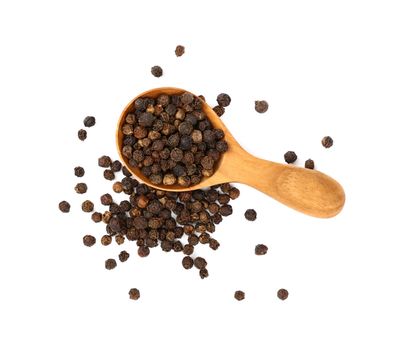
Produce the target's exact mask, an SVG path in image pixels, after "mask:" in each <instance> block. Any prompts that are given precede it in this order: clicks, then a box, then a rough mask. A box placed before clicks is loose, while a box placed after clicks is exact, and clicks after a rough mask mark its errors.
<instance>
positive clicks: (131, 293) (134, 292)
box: [128, 288, 140, 300]
mask: <svg viewBox="0 0 411 350" xmlns="http://www.w3.org/2000/svg"><path fill="white" fill-rule="evenodd" d="M128 295H129V297H130V299H131V300H137V299H139V298H140V291H139V290H138V289H137V288H131V289H130V291H129V292H128Z"/></svg>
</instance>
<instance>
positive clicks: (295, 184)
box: [224, 149, 345, 218]
mask: <svg viewBox="0 0 411 350" xmlns="http://www.w3.org/2000/svg"><path fill="white" fill-rule="evenodd" d="M240 153H241V155H240V154H237V156H236V157H227V158H231V159H227V160H228V162H229V163H231V164H227V165H228V166H227V167H224V168H225V169H230V174H226V177H227V178H230V181H233V182H240V183H244V184H247V185H249V186H252V187H254V188H255V189H257V190H259V191H261V192H263V193H265V194H267V195H269V196H270V197H272V198H274V199H276V200H277V201H279V202H281V203H283V204H285V205H287V206H288V207H290V208H293V209H295V210H297V211H300V212H302V213H304V214H308V215H311V216H315V217H319V218H329V217H333V216H335V215H337V214H338V213H339V212H340V211H341V209H342V208H343V206H344V202H345V194H344V190H343V188H342V187H341V185H340V184H339V183H338V182H337V181H335V180H334V179H333V178H331V177H329V176H327V175H325V174H323V173H321V172H319V171H317V170H311V169H305V168H299V167H296V166H293V165H284V164H279V163H274V162H270V161H268V160H264V159H259V158H256V157H254V156H252V155H251V154H249V153H247V152H246V151H244V150H243V149H241V152H240ZM239 156H240V157H239Z"/></svg>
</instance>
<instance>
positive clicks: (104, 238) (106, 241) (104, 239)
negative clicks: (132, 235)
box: [101, 235, 112, 246]
mask: <svg viewBox="0 0 411 350" xmlns="http://www.w3.org/2000/svg"><path fill="white" fill-rule="evenodd" d="M111 241H112V238H111V236H109V235H104V236H102V237H101V244H102V245H104V246H108V245H110V244H111Z"/></svg>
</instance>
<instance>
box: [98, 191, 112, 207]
mask: <svg viewBox="0 0 411 350" xmlns="http://www.w3.org/2000/svg"><path fill="white" fill-rule="evenodd" d="M100 201H101V204H103V205H110V204H111V203H113V197H112V196H111V194H110V193H106V194H103V195H102V196H101V197H100Z"/></svg>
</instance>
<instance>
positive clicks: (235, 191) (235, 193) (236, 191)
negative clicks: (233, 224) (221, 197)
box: [228, 187, 240, 200]
mask: <svg viewBox="0 0 411 350" xmlns="http://www.w3.org/2000/svg"><path fill="white" fill-rule="evenodd" d="M228 195H229V196H230V198H231V199H233V200H234V199H237V198H238V197H240V190H239V189H238V188H236V187H233V188H231V189H230V190H229V191H228Z"/></svg>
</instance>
